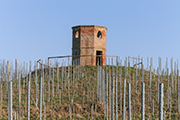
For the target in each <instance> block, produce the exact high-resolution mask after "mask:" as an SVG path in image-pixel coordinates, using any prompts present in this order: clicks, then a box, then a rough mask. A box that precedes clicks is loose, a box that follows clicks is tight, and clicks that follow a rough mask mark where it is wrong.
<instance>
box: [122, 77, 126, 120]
mask: <svg viewBox="0 0 180 120" xmlns="http://www.w3.org/2000/svg"><path fill="white" fill-rule="evenodd" d="M125 102H126V79H124V90H123V120H126V104H125Z"/></svg>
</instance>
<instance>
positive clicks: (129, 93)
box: [128, 83, 131, 120]
mask: <svg viewBox="0 0 180 120" xmlns="http://www.w3.org/2000/svg"><path fill="white" fill-rule="evenodd" d="M128 105H129V120H131V83H128Z"/></svg>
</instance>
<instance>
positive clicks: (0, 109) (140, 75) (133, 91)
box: [0, 57, 180, 120]
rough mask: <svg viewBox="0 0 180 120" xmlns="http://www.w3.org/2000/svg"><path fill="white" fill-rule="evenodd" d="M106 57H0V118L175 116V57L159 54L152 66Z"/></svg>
mask: <svg viewBox="0 0 180 120" xmlns="http://www.w3.org/2000/svg"><path fill="white" fill-rule="evenodd" d="M106 60H107V61H106V64H107V65H105V66H101V65H97V66H80V65H76V64H72V60H71V59H68V60H67V59H63V60H62V59H61V60H59V59H54V60H50V61H49V62H47V61H45V62H43V61H35V62H34V65H32V63H31V61H30V62H29V63H25V62H24V63H20V64H18V63H17V60H15V62H14V61H13V62H14V63H15V64H13V62H12V63H11V64H10V62H9V61H5V60H2V61H1V62H0V70H1V73H0V78H1V81H0V119H2V120H5V119H10V120H12V119H18V120H20V119H28V120H30V119H40V120H41V119H48V120H51V119H59V120H60V119H107V120H110V119H113V120H114V119H116V120H126V119H130V120H131V119H133V120H137V119H142V120H145V119H160V120H164V119H168V120H171V119H173V120H174V119H180V116H179V113H180V96H179V92H180V91H179V69H178V61H176V62H174V61H173V58H172V59H171V60H170V63H168V59H166V64H165V65H162V60H161V58H159V59H158V67H157V68H155V67H154V66H153V58H150V59H149V58H147V62H144V61H143V58H141V59H140V58H137V59H131V60H130V59H127V58H125V59H124V60H123V59H120V58H119V57H111V58H106ZM132 60H133V61H132ZM149 61H150V62H149ZM74 63H76V61H74ZM145 64H146V67H145ZM162 66H165V67H162ZM169 66H170V67H169Z"/></svg>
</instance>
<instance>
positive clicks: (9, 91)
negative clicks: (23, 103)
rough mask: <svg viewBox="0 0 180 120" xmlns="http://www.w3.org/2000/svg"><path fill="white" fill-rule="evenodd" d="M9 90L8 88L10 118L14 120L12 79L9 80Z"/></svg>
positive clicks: (9, 119)
mask: <svg viewBox="0 0 180 120" xmlns="http://www.w3.org/2000/svg"><path fill="white" fill-rule="evenodd" d="M8 83H9V90H8V93H9V94H8V120H13V116H12V81H9V82H8Z"/></svg>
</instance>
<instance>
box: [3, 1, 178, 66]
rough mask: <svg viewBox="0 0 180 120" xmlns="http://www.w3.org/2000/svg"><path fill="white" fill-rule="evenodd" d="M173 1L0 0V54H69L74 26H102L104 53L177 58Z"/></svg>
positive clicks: (31, 57) (21, 56) (33, 56)
mask: <svg viewBox="0 0 180 120" xmlns="http://www.w3.org/2000/svg"><path fill="white" fill-rule="evenodd" d="M179 6H180V1H179V0H114V1H113V0H89V1H88V0H29V1H27V0H0V59H6V60H11V61H13V60H14V59H18V61H19V62H23V61H26V62H28V61H29V60H32V61H34V60H38V59H39V58H41V59H47V57H48V56H57V55H71V47H72V30H71V27H72V26H75V25H102V26H106V27H107V28H108V31H107V54H108V55H118V56H120V57H121V58H125V57H126V56H133V57H137V56H138V55H140V56H141V57H143V58H144V59H146V58H147V57H154V61H156V63H157V62H158V61H157V59H158V57H162V60H163V61H165V59H166V57H169V59H170V58H171V57H173V58H174V60H176V59H180V47H179V46H180V7H179ZM169 63H170V60H169ZM169 67H170V66H169Z"/></svg>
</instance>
